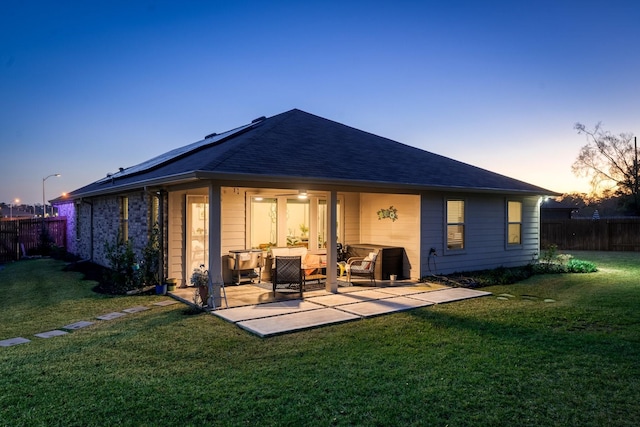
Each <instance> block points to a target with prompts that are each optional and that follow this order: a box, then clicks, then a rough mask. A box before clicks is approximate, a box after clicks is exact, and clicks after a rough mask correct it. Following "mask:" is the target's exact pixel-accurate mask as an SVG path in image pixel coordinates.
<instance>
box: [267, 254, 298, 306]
mask: <svg viewBox="0 0 640 427" xmlns="http://www.w3.org/2000/svg"><path fill="white" fill-rule="evenodd" d="M272 276H273V277H272V279H273V292H274V293H275V292H276V287H277V286H278V285H287V288H289V289H296V286H297V288H298V289H299V290H300V296H301V297H302V291H303V286H304V282H303V276H302V258H301V257H299V256H276V262H275V269H274V270H273V274H272Z"/></svg>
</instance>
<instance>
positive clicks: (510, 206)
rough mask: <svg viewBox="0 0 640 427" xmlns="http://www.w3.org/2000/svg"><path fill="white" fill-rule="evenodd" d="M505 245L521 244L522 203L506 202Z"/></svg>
mask: <svg viewBox="0 0 640 427" xmlns="http://www.w3.org/2000/svg"><path fill="white" fill-rule="evenodd" d="M507 244H509V245H520V244H522V202H514V201H508V202H507Z"/></svg>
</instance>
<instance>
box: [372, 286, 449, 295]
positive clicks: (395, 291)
mask: <svg viewBox="0 0 640 427" xmlns="http://www.w3.org/2000/svg"><path fill="white" fill-rule="evenodd" d="M440 289H443V288H436V287H432V286H428V285H424V286H394V287H392V288H391V287H390V288H381V289H380V292H384V293H385V294H389V295H396V296H405V295H411V294H421V293H424V292H433V291H437V290H440Z"/></svg>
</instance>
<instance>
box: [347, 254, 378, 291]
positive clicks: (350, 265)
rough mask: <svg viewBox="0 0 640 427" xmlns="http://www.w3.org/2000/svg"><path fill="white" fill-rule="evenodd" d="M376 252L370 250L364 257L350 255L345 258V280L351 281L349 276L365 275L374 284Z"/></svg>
mask: <svg viewBox="0 0 640 427" xmlns="http://www.w3.org/2000/svg"><path fill="white" fill-rule="evenodd" d="M377 258H378V253H377V252H370V253H369V255H367V256H366V257H351V258H349V259H348V260H347V265H346V270H347V282H349V283H351V276H365V277H368V278H369V281H370V282H371V283H373V286H376V277H375V271H376V259H377Z"/></svg>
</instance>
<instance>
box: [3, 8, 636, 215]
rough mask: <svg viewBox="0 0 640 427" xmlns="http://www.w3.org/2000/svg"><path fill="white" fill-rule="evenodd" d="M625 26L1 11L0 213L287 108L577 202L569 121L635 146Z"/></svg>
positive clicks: (493, 19)
mask: <svg viewBox="0 0 640 427" xmlns="http://www.w3.org/2000/svg"><path fill="white" fill-rule="evenodd" d="M638 22H640V3H638V2H637V1H617V0H608V1H590V0H585V1H562V0H555V1H547V0H540V1H535V2H529V1H515V0H510V1H485V2H480V1H456V0H453V1H441V2H432V1H420V2H417V1H402V0H396V1H368V2H365V1H346V0H343V1H332V0H323V1H317V2H316V1H277V0H274V1H207V2H205V1H193V0H181V1H153V0H144V1H133V0H128V1H117V0H116V1H113V0H112V1H97V0H96V1H67V0H56V1H35V0H34V1H30V0H2V1H1V2H0V159H1V161H0V201H4V202H7V203H9V202H11V201H12V200H14V199H15V198H19V199H20V200H21V201H23V202H25V203H38V202H40V203H41V201H42V178H43V177H45V176H47V175H49V174H53V173H61V174H62V176H61V177H60V178H50V179H48V180H47V181H46V190H47V199H52V198H54V197H56V196H58V195H60V194H61V193H62V192H66V191H72V190H75V189H77V188H79V187H81V186H83V185H85V184H88V183H90V182H93V181H95V180H97V179H99V178H102V177H104V176H105V175H106V174H107V173H108V172H114V171H116V170H117V169H118V167H127V166H132V165H134V164H137V163H140V162H142V161H144V160H146V159H149V158H151V157H153V156H156V155H158V154H160V153H163V152H166V151H169V150H171V149H173V148H176V147H178V146H182V145H186V144H189V143H191V142H195V141H198V140H200V139H202V137H203V136H204V135H207V134H209V133H211V132H221V131H224V130H228V129H231V128H234V127H237V126H240V125H243V124H246V123H248V122H250V121H251V120H252V119H254V118H256V117H259V116H263V115H264V116H272V115H275V114H278V113H281V112H283V111H287V110H290V109H292V108H299V109H302V110H305V111H308V112H310V113H313V114H316V115H319V116H322V117H326V118H328V119H332V120H335V121H338V122H341V123H344V124H347V125H349V126H353V127H356V128H359V129H363V130H366V131H368V132H371V133H375V134H378V135H381V136H384V137H388V138H391V139H394V140H397V141H400V142H403V143H406V144H409V145H413V146H416V147H419V148H422V149H425V150H428V151H431V152H434V153H438V154H441V155H445V156H448V157H452V158H455V159H457V160H461V161H464V162H467V163H470V164H473V165H476V166H480V167H483V168H486V169H489V170H492V171H494V172H498V173H502V174H505V175H508V176H511V177H513V178H517V179H521V180H523V181H527V182H530V183H532V184H536V185H539V186H542V187H545V188H548V189H550V190H553V191H558V192H565V191H574V190H586V189H587V188H586V186H585V182H586V181H585V180H579V179H577V178H575V177H574V176H573V175H572V173H571V170H570V167H571V164H572V163H573V161H574V159H575V158H576V156H577V154H578V151H579V149H580V147H581V146H582V145H584V144H585V142H586V141H585V139H584V136H581V135H578V134H576V132H575V131H574V130H573V125H574V123H575V122H577V121H579V122H582V123H585V124H586V125H588V126H593V125H594V124H595V123H597V122H599V121H602V122H603V125H604V126H605V128H606V129H608V130H611V131H613V132H614V133H619V132H631V133H636V134H637V133H638V130H637V127H638V120H639V117H640V116H639V114H638V113H639V111H640V97H639V96H638V95H639V94H640V84H639V82H638V80H639V79H638V75H639V70H640V67H639V65H640V27H639V26H638ZM398 166H400V167H404V166H405V165H398Z"/></svg>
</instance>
